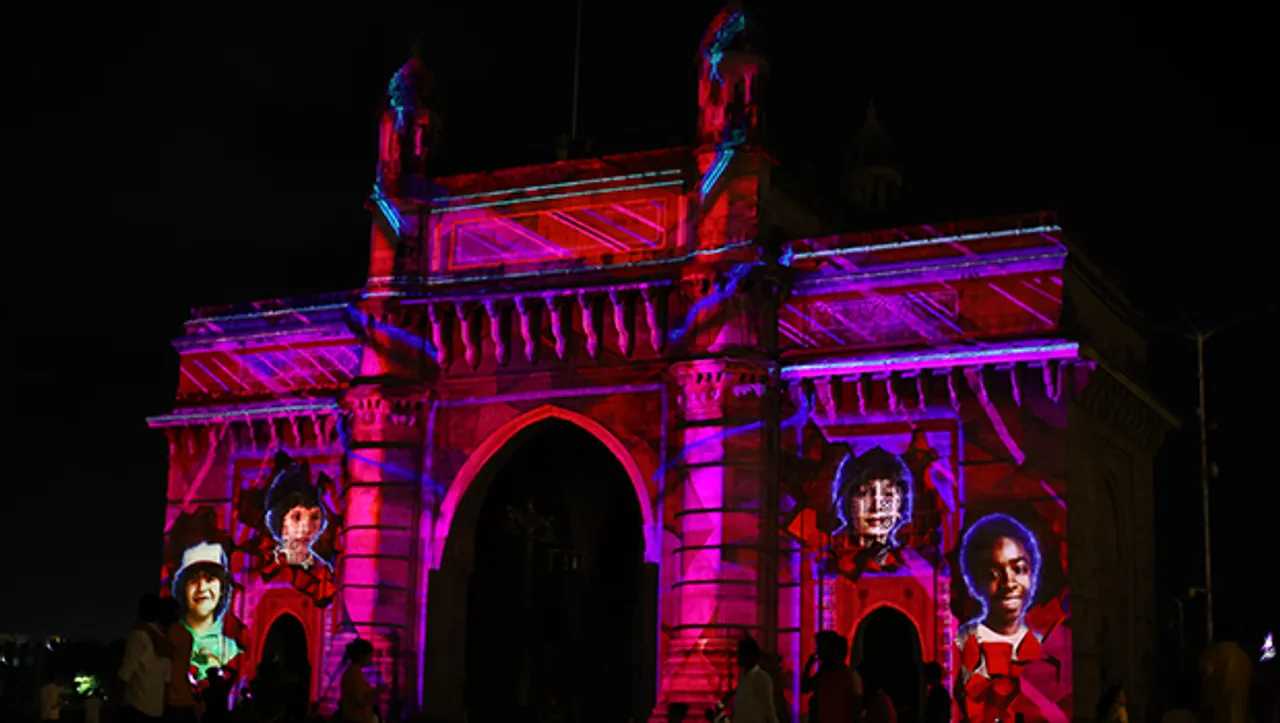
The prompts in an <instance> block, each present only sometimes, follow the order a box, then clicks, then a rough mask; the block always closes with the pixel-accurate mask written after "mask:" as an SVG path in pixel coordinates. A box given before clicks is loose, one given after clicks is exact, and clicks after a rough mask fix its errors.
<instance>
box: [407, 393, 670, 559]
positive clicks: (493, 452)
mask: <svg viewBox="0 0 1280 723" xmlns="http://www.w3.org/2000/svg"><path fill="white" fill-rule="evenodd" d="M548 420H561V421H565V422H569V423H571V424H573V425H575V426H577V427H581V428H582V429H584V430H586V431H587V432H589V433H590V434H591V436H593V437H595V438H596V439H597V440H598V441H599V442H600V443H601V444H603V445H604V446H605V447H606V448H607V449H608V450H609V451H610V452H611V453H613V456H614V457H615V458H616V459H617V460H618V463H619V464H621V465H622V467H623V469H624V470H625V471H626V473H627V479H628V481H629V482H630V483H631V487H632V489H633V490H634V491H635V495H636V501H637V502H638V503H639V505H640V517H641V524H643V525H644V540H645V548H644V559H645V561H646V562H651V563H655V564H656V563H658V562H659V561H660V560H661V559H662V527H661V523H660V522H659V521H658V520H657V516H656V514H655V513H654V506H653V491H652V490H651V489H650V485H649V480H648V476H647V475H645V474H644V472H642V471H641V469H640V465H639V464H637V463H636V460H635V458H634V457H632V456H631V453H630V452H629V451H628V450H627V447H626V445H625V444H623V443H622V441H621V440H619V439H618V437H617V436H616V435H614V434H613V432H611V431H609V429H608V428H607V427H605V425H603V424H601V423H600V422H597V421H596V420H594V419H592V418H591V417H588V416H586V415H585V414H581V413H579V412H575V411H573V410H570V409H565V408H564V407H559V406H556V405H552V404H547V405H544V406H541V407H538V408H537V409H534V410H532V411H530V412H527V413H525V414H522V415H520V416H519V417H516V418H515V419H512V420H511V421H509V422H507V423H506V424H503V425H502V426H501V427H499V428H498V429H497V430H495V431H494V432H493V433H492V434H490V435H489V436H488V437H487V438H486V439H485V440H484V441H483V442H481V443H480V445H479V446H478V447H476V449H475V451H473V452H472V453H471V455H470V456H469V457H468V458H467V461H466V463H465V464H463V465H462V468H461V469H459V470H458V473H457V474H456V475H455V476H454V479H453V482H452V483H451V484H450V485H449V489H448V491H447V492H446V493H445V496H444V499H443V500H442V501H441V503H440V511H439V513H438V514H437V515H436V518H435V522H434V525H433V528H432V534H431V549H430V558H431V559H430V567H431V569H432V570H438V569H440V567H441V565H442V564H443V562H444V558H445V555H446V553H447V554H450V555H454V556H459V557H462V558H464V559H466V558H467V557H468V556H469V555H470V552H471V551H470V548H469V545H468V544H467V543H466V542H465V540H457V539H455V540H454V544H453V545H450V543H449V540H450V536H449V535H450V532H451V530H452V529H453V527H454V526H455V522H458V523H459V524H461V525H463V526H473V525H474V524H475V521H474V516H475V515H476V514H478V512H477V511H476V510H475V509H474V508H473V509H467V508H466V507H465V506H464V507H463V508H462V509H461V510H460V509H459V508H460V506H462V504H463V500H464V499H467V498H468V496H469V495H470V496H472V497H473V498H474V495H475V493H477V492H478V493H479V494H481V495H483V494H484V492H485V491H487V489H488V486H489V485H491V484H492V483H493V475H492V472H493V470H494V469H495V468H496V466H500V465H501V464H502V463H503V462H505V460H506V459H507V458H508V457H509V456H510V455H511V454H512V452H513V451H514V450H515V449H517V448H518V447H519V444H520V437H521V436H527V435H528V434H529V432H530V430H532V429H533V428H534V427H535V426H536V425H537V424H539V423H540V422H545V421H548ZM486 472H488V474H486ZM468 513H469V514H470V516H471V517H470V519H469V518H468ZM460 514H461V516H462V519H459V516H460ZM468 564H469V563H468Z"/></svg>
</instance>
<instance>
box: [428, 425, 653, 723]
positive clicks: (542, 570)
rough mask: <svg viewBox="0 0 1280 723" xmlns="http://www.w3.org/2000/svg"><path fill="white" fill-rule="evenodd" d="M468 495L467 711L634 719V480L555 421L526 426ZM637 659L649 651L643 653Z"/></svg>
mask: <svg viewBox="0 0 1280 723" xmlns="http://www.w3.org/2000/svg"><path fill="white" fill-rule="evenodd" d="M509 444H510V445H511V447H512V448H511V449H510V450H506V452H508V453H506V454H502V455H499V456H498V457H496V458H495V459H494V460H493V461H492V463H491V464H493V465H494V466H495V468H494V469H492V470H489V469H486V471H485V472H486V474H491V475H492V478H491V482H490V483H489V484H488V485H487V489H486V486H485V485H481V486H478V488H477V489H474V490H471V491H469V492H468V493H467V496H468V497H471V496H472V495H475V496H476V498H474V499H465V500H464V501H463V504H464V505H467V506H470V505H479V511H478V515H477V516H476V518H475V519H476V523H475V525H474V528H472V529H470V530H465V529H461V528H459V529H455V530H451V533H450V537H451V539H450V544H453V540H452V536H453V535H456V534H470V535H473V536H474V543H473V544H474V546H473V555H472V560H471V561H472V565H471V571H470V575H469V578H468V580H467V592H466V598H467V600H466V611H467V613H466V614H467V625H466V642H465V651H466V652H465V656H464V657H465V660H466V680H467V681H468V684H467V685H466V686H465V687H466V691H465V694H464V700H465V704H466V707H467V713H468V719H469V720H472V721H478V722H480V723H483V722H484V721H490V720H492V721H519V720H523V719H528V718H531V717H532V716H534V715H537V714H539V713H549V712H551V709H553V708H558V709H559V710H558V711H557V712H559V713H560V714H561V715H562V716H563V719H565V720H570V719H573V718H574V717H576V718H577V719H578V720H602V721H607V720H626V719H627V718H628V717H629V716H632V715H635V713H636V711H635V710H634V709H635V708H636V704H637V701H635V700H634V698H635V697H636V696H635V694H634V691H635V690H636V689H637V688H638V686H636V684H635V679H636V677H637V676H638V675H639V676H643V675H645V673H646V672H649V673H651V671H644V670H637V669H636V666H634V664H633V659H635V658H636V657H637V654H638V653H640V652H641V651H638V650H635V649H634V648H636V647H637V646H638V643H637V638H639V637H640V636H639V635H637V631H638V630H640V629H643V628H645V627H646V625H645V623H646V620H645V619H644V617H645V615H646V614H652V606H646V605H644V604H643V602H642V597H643V595H642V588H643V587H644V586H643V583H642V580H643V575H644V527H643V524H642V522H641V513H640V507H639V504H638V502H637V500H636V497H635V492H634V489H633V486H632V484H631V481H630V479H629V477H628V475H627V473H626V471H625V470H624V468H623V466H622V465H621V464H620V463H619V461H618V459H617V458H616V457H615V456H614V455H613V453H612V452H610V451H609V449H608V448H607V447H605V446H604V444H602V443H601V442H600V441H599V440H598V439H597V438H596V437H595V436H593V435H592V434H590V433H589V432H587V431H586V430H584V429H582V428H581V427H579V426H577V425H575V424H571V423H569V422H566V421H563V420H559V419H547V420H544V421H541V422H538V423H536V424H535V425H533V426H532V427H530V428H529V429H527V430H526V431H525V432H522V433H521V434H520V435H518V436H517V437H516V438H514V439H513V440H512V441H511V442H510V443H509ZM640 657H641V658H643V657H644V656H643V655H641V656H640Z"/></svg>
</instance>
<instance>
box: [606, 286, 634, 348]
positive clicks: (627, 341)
mask: <svg viewBox="0 0 1280 723" xmlns="http://www.w3.org/2000/svg"><path fill="white" fill-rule="evenodd" d="M609 305H610V306H611V307H612V308H613V329H614V331H616V332H617V333H618V348H619V349H620V350H621V351H622V355H623V356H625V357H627V358H630V357H631V352H632V351H634V349H635V330H636V313H635V312H636V309H635V297H634V296H633V295H632V294H631V293H628V292H625V291H617V290H615V289H610V291H609Z"/></svg>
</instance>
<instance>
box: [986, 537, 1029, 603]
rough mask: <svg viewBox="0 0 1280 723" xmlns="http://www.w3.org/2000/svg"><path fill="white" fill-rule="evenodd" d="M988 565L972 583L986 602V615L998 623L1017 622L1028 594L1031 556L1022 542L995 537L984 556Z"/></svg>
mask: <svg viewBox="0 0 1280 723" xmlns="http://www.w3.org/2000/svg"><path fill="white" fill-rule="evenodd" d="M983 558H985V559H986V560H987V561H989V564H988V566H987V569H986V570H983V571H976V572H980V573H981V575H980V577H978V579H975V580H974V583H975V584H976V585H977V586H978V587H979V589H980V590H981V591H982V592H983V593H984V595H985V597H986V598H987V614H988V616H989V617H991V618H994V619H995V620H998V621H1010V620H1017V619H1019V618H1021V617H1022V611H1023V609H1024V608H1025V607H1026V605H1027V595H1028V594H1029V592H1030V590H1031V556H1030V555H1028V554H1027V549H1026V548H1025V547H1023V545H1022V543H1021V542H1018V541H1017V540H1015V539H1013V538H1011V537H998V538H996V540H995V542H993V543H992V545H991V549H990V550H989V551H987V552H986V553H984V554H983Z"/></svg>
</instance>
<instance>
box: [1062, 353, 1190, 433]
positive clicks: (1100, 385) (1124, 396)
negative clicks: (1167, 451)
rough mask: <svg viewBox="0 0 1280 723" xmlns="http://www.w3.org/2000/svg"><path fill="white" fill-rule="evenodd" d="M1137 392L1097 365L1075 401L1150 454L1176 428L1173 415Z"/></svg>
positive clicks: (1132, 385) (1127, 383) (1123, 380)
mask: <svg viewBox="0 0 1280 723" xmlns="http://www.w3.org/2000/svg"><path fill="white" fill-rule="evenodd" d="M1140 392H1141V389H1140V388H1137V391H1135V386H1134V384H1133V383H1132V382H1131V381H1129V380H1126V379H1124V378H1122V377H1121V376H1119V375H1116V374H1114V373H1113V372H1112V371H1110V370H1108V369H1106V368H1104V367H1102V366H1101V365H1099V366H1098V367H1097V368H1096V369H1095V370H1094V372H1093V374H1091V375H1090V377H1089V381H1088V384H1087V385H1086V386H1085V387H1084V389H1083V390H1079V391H1078V392H1077V393H1076V394H1075V401H1076V403H1077V404H1079V405H1080V407H1082V408H1083V409H1085V410H1086V411H1088V412H1089V413H1090V414H1091V415H1092V416H1093V417H1094V418H1095V419H1097V420H1098V421H1099V422H1102V423H1103V424H1105V425H1107V427H1108V428H1110V429H1111V430H1112V431H1114V432H1115V433H1116V434H1118V435H1120V436H1121V437H1123V438H1124V439H1126V440H1128V441H1130V442H1131V443H1133V444H1135V445H1136V446H1137V447H1138V448H1139V449H1142V450H1144V451H1147V452H1151V453H1153V454H1154V453H1155V451H1156V450H1157V449H1158V448H1159V446H1160V444H1161V442H1163V441H1164V438H1165V436H1166V435H1167V434H1168V433H1169V432H1171V431H1173V430H1174V429H1177V427H1178V423H1177V418H1175V417H1172V415H1171V414H1169V413H1168V412H1167V411H1166V410H1164V409H1163V407H1159V406H1153V405H1152V404H1151V403H1150V402H1149V396H1147V397H1146V398H1144V395H1143V394H1141V393H1140Z"/></svg>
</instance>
